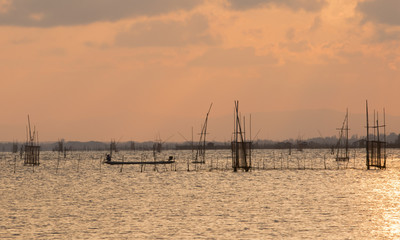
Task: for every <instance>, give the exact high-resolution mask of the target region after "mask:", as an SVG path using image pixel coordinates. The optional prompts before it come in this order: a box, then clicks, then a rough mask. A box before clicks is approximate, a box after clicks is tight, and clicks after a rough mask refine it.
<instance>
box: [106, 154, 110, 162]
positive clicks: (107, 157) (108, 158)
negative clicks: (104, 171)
mask: <svg viewBox="0 0 400 240" xmlns="http://www.w3.org/2000/svg"><path fill="white" fill-rule="evenodd" d="M106 161H107V162H110V161H111V155H110V154H107V156H106Z"/></svg>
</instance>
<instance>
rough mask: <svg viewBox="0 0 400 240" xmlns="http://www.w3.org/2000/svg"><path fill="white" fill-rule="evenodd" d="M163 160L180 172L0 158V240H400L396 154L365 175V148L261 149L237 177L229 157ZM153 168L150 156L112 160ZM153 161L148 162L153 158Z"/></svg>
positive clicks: (179, 154) (94, 155)
mask: <svg viewBox="0 0 400 240" xmlns="http://www.w3.org/2000/svg"><path fill="white" fill-rule="evenodd" d="M206 154H207V158H206V160H207V162H206V164H204V165H194V164H192V163H191V162H190V159H191V157H192V152H191V151H166V152H163V153H161V154H160V155H159V156H158V158H159V159H160V160H165V159H167V158H168V157H169V156H174V157H175V159H176V165H175V164H171V165H166V166H162V165H160V166H157V167H154V166H146V167H144V168H143V167H141V166H138V165H136V166H134V165H124V166H122V165H113V166H111V165H107V164H102V160H103V159H104V155H105V152H70V153H68V154H67V156H66V158H64V156H63V155H58V154H57V153H55V152H42V153H41V160H40V165H39V166H35V167H32V166H24V165H23V160H21V159H20V157H19V155H18V156H17V155H12V154H11V153H2V154H1V153H0V238H2V239H399V238H400V151H398V150H390V149H389V150H388V153H387V155H388V158H387V169H385V170H366V167H365V166H364V165H365V160H364V159H365V153H364V151H363V149H356V150H352V151H351V158H350V161H349V163H347V164H344V163H340V164H338V163H337V162H336V161H335V160H334V155H331V153H330V152H329V150H304V151H303V152H297V151H293V153H292V154H291V155H289V153H288V151H287V150H257V151H254V152H253V156H252V165H253V170H252V171H249V172H244V171H238V172H233V171H232V167H231V158H230V152H229V151H226V150H213V151H207V153H206ZM113 157H114V159H115V160H121V161H122V160H124V161H133V160H139V161H142V160H146V159H150V158H151V159H152V158H153V155H152V152H145V151H135V152H119V153H117V154H114V156H113ZM152 160H153V159H152Z"/></svg>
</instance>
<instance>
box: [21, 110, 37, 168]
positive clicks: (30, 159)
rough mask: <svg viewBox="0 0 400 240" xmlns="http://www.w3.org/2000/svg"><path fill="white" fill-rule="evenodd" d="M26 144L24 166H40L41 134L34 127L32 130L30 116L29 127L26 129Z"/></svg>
mask: <svg viewBox="0 0 400 240" xmlns="http://www.w3.org/2000/svg"><path fill="white" fill-rule="evenodd" d="M26 132H27V134H26V135H27V136H26V143H25V146H24V152H25V155H24V165H39V164H40V146H39V134H38V132H37V131H36V128H35V127H34V129H33V131H32V129H31V123H30V119H29V115H28V126H27V129H26Z"/></svg>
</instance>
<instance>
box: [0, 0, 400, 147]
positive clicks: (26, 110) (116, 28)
mask: <svg viewBox="0 0 400 240" xmlns="http://www.w3.org/2000/svg"><path fill="white" fill-rule="evenodd" d="M399 12H400V2H399V1H398V0H246V1H245V0H191V1H187V0H146V1H142V0H130V1H128V0H69V1H54V0H0V53H1V54H0V87H1V89H2V91H1V94H0V102H1V105H0V106H1V107H2V110H3V111H2V114H1V115H0V141H12V140H19V141H24V140H25V136H26V125H27V115H28V114H29V115H30V119H31V123H32V125H35V126H36V128H37V130H38V131H39V139H40V141H56V140H58V139H61V138H63V139H66V140H79V141H88V140H100V141H109V140H110V139H111V138H114V139H120V140H122V141H125V140H126V141H129V140H134V141H151V140H154V139H155V138H157V137H161V138H162V139H167V138H169V139H170V140H172V141H183V140H184V139H182V137H181V136H180V135H183V136H185V137H186V138H187V139H189V138H191V129H192V127H193V128H194V129H195V130H194V132H195V133H197V132H199V131H200V127H201V124H202V121H203V120H204V117H205V115H206V113H207V111H208V108H209V106H210V104H211V103H213V107H212V110H211V113H210V119H209V131H210V134H211V135H210V136H211V139H213V140H229V139H230V134H231V129H232V128H233V120H232V119H233V108H234V101H235V100H239V101H240V111H241V112H242V114H243V115H249V114H253V115H252V116H253V117H252V123H253V124H254V129H255V130H254V132H256V130H257V129H262V131H260V134H259V136H258V137H259V138H269V139H274V140H280V139H284V138H288V137H293V138H296V137H297V136H298V135H302V136H306V137H312V136H314V135H317V136H318V134H319V133H320V132H323V134H324V135H331V134H336V132H335V129H336V127H339V126H341V121H342V120H339V121H337V124H336V125H335V126H332V125H330V124H326V126H324V125H323V124H322V125H321V122H317V121H320V116H310V119H309V120H308V121H309V123H310V124H311V125H313V124H319V125H320V126H319V128H320V129H315V131H314V130H309V128H307V129H302V126H296V128H294V130H293V129H291V132H292V136H290V133H286V132H287V131H286V132H285V129H286V127H289V126H284V125H279V126H273V125H271V124H270V123H269V122H268V120H266V118H265V117H263V118H262V119H263V121H262V122H261V121H258V122H257V114H263V116H265V115H267V116H270V117H269V118H271V119H272V118H274V116H276V119H273V122H274V123H277V122H278V123H282V122H285V123H287V124H292V123H288V121H287V120H288V119H279V116H280V117H282V116H289V115H290V114H289V115H285V114H283V113H288V112H291V113H294V112H297V113H300V112H301V113H310V111H311V113H312V114H324V113H326V111H327V110H329V111H334V112H339V113H340V114H341V116H342V115H343V117H344V113H345V111H346V108H348V109H349V112H350V119H351V114H364V111H365V100H366V99H368V101H369V103H370V109H375V108H376V109H378V110H379V111H381V109H382V108H383V107H385V109H386V114H388V115H390V116H394V117H393V118H392V119H397V118H396V117H397V116H400V107H399V104H398V101H399V97H398V94H399V89H400V81H399V76H400V72H399V71H400V14H398V13H399ZM268 113H270V114H269V115H268ZM277 113H280V114H277ZM290 116H292V115H290ZM222 119H227V121H222ZM267 119H268V118H267ZM318 119H319V120H318ZM388 120H390V119H388ZM213 121H214V123H213ZM313 121H315V122H313ZM217 122H218V124H217ZM356 124H357V126H355V127H354V128H359V127H360V126H361V125H362V124H363V123H356ZM396 124H397V125H396ZM231 125H232V126H231ZM351 125H352V124H351V123H350V126H351ZM388 125H389V126H390V123H388ZM391 126H392V127H391V129H389V130H393V131H396V132H399V131H398V129H396V127H397V126H398V123H392V125H391ZM222 129H223V131H222ZM360 129H361V128H360ZM317 130H318V133H317ZM310 131H311V132H310ZM280 132H282V134H280ZM283 132H285V134H283ZM360 134H362V133H360ZM196 137H197V136H196Z"/></svg>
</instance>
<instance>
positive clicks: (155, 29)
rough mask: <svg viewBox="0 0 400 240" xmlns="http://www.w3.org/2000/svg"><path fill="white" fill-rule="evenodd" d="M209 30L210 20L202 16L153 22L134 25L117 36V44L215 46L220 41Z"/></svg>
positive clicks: (126, 45) (138, 45) (139, 45)
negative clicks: (185, 19)
mask: <svg viewBox="0 0 400 240" xmlns="http://www.w3.org/2000/svg"><path fill="white" fill-rule="evenodd" d="M208 30H209V26H208V20H207V18H206V17H204V16H202V15H194V16H192V17H191V18H189V19H188V20H187V21H162V20H153V21H146V22H140V23H136V24H134V25H132V27H131V28H130V30H129V31H127V32H121V33H119V34H118V35H117V36H116V38H115V43H116V45H118V46H122V47H176V46H184V45H191V44H206V45H213V44H215V43H217V42H218V41H219V40H218V39H217V38H215V37H212V36H211V35H210V34H209V31H208Z"/></svg>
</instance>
